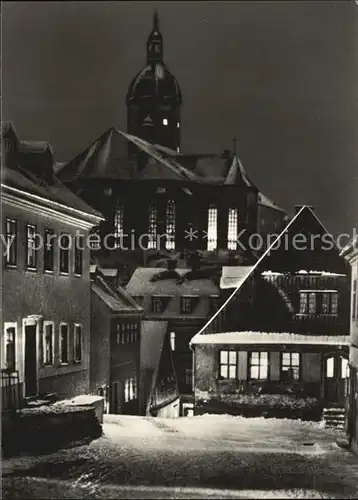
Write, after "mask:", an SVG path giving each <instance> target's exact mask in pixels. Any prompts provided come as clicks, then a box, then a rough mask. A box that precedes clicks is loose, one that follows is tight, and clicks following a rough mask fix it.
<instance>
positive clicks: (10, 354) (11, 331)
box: [5, 326, 16, 372]
mask: <svg viewBox="0 0 358 500" xmlns="http://www.w3.org/2000/svg"><path fill="white" fill-rule="evenodd" d="M15 335H16V328H15V326H9V327H7V328H6V327H5V362H6V369H7V370H9V371H10V372H13V371H15V368H16V351H15V346H16V337H15Z"/></svg>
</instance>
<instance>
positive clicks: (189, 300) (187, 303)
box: [180, 296, 198, 314]
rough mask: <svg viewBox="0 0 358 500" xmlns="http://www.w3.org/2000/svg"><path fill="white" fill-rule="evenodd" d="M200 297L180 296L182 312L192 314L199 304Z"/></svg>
mask: <svg viewBox="0 0 358 500" xmlns="http://www.w3.org/2000/svg"><path fill="white" fill-rule="evenodd" d="M197 300H198V297H185V296H183V297H180V312H181V313H184V314H185V313H186V314H191V313H192V312H193V311H194V309H195V306H196V304H197Z"/></svg>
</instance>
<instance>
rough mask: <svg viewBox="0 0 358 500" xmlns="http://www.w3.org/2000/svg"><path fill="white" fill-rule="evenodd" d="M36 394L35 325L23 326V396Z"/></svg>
mask: <svg viewBox="0 0 358 500" xmlns="http://www.w3.org/2000/svg"><path fill="white" fill-rule="evenodd" d="M36 395H37V342H36V325H26V326H25V397H31V396H36Z"/></svg>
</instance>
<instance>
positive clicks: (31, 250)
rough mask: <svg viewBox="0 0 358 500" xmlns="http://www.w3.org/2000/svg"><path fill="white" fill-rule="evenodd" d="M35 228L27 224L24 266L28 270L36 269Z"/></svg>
mask: <svg viewBox="0 0 358 500" xmlns="http://www.w3.org/2000/svg"><path fill="white" fill-rule="evenodd" d="M35 240H36V226H32V225H31V224H28V225H27V226H26V266H27V267H28V268H29V269H36V265H37V251H36V242H35Z"/></svg>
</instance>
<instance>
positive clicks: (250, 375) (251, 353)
mask: <svg viewBox="0 0 358 500" xmlns="http://www.w3.org/2000/svg"><path fill="white" fill-rule="evenodd" d="M255 353H257V354H258V355H259V362H258V364H253V363H252V357H253V354H255ZM263 354H266V358H267V372H266V377H265V378H261V357H262V355H263ZM252 367H258V375H259V376H258V378H255V377H252V374H251V368H252ZM247 380H250V381H257V382H266V381H267V380H270V363H269V352H268V351H248V362H247Z"/></svg>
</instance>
